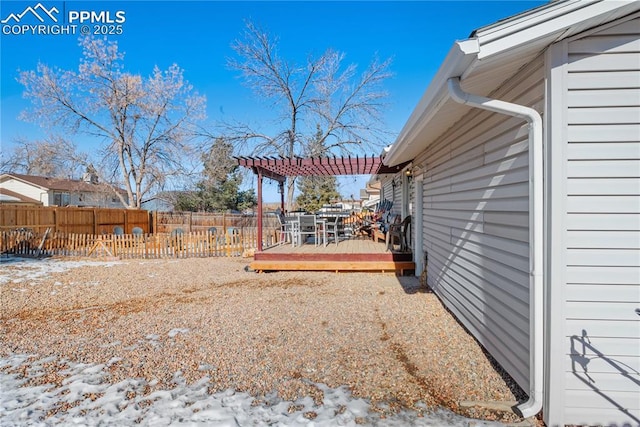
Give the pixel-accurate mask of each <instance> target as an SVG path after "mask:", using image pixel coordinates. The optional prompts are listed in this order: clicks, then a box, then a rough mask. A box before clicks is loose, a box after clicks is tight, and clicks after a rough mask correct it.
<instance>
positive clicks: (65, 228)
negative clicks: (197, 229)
mask: <svg viewBox="0 0 640 427" xmlns="http://www.w3.org/2000/svg"><path fill="white" fill-rule="evenodd" d="M149 225H150V221H149V212H147V211H144V210H135V209H107V208H79V207H69V206H66V207H57V206H22V205H11V204H7V205H5V204H3V205H2V206H1V207H0V230H3V231H7V230H12V229H16V228H27V229H31V230H33V231H34V232H36V233H43V232H44V231H45V230H46V229H47V228H48V229H50V230H51V231H52V232H64V233H76V234H104V233H107V234H109V233H113V232H114V229H115V228H116V227H121V228H122V230H123V231H124V232H125V233H131V232H132V231H133V229H134V228H135V227H139V228H141V229H142V230H143V232H145V233H149V232H151V229H150V226H149Z"/></svg>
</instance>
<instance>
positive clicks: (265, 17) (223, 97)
mask: <svg viewBox="0 0 640 427" xmlns="http://www.w3.org/2000/svg"><path fill="white" fill-rule="evenodd" d="M37 3H38V0H34V1H31V2H22V1H20V2H18V1H4V0H3V1H2V2H1V3H0V19H5V18H6V17H8V16H9V14H11V13H20V12H22V11H23V10H25V8H26V7H28V6H32V7H34V6H35V5H36V4H37ZM40 3H42V5H43V6H45V7H46V8H48V9H50V8H51V7H54V6H55V7H56V8H57V9H58V10H60V11H66V13H68V12H69V11H71V10H74V11H82V10H84V11H96V12H97V11H105V12H109V13H110V15H111V18H114V17H115V13H116V12H117V11H124V16H125V21H124V22H123V23H122V24H121V25H122V34H120V35H113V36H110V38H111V39H113V40H117V41H118V44H119V48H120V50H121V51H123V52H125V61H124V63H125V67H126V69H127V71H130V72H134V73H140V74H142V75H149V74H150V73H151V71H152V69H153V67H154V65H158V66H159V67H160V68H161V69H164V68H167V67H168V66H170V65H171V64H173V63H177V64H178V65H179V66H180V67H182V68H183V69H184V72H185V78H186V79H187V80H189V82H190V83H191V84H192V85H193V86H194V88H195V89H196V90H197V91H198V92H199V93H202V94H204V95H206V96H207V113H208V121H209V122H210V123H213V122H215V121H216V120H220V119H227V120H239V121H251V122H252V123H254V124H257V125H260V123H261V122H268V121H269V120H271V118H270V117H271V116H270V108H269V106H268V105H266V104H261V103H260V100H259V99H256V98H255V96H254V95H253V93H252V92H251V91H250V90H249V89H247V88H246V87H244V86H243V85H242V84H241V81H240V79H239V78H238V76H237V73H236V72H234V71H232V70H230V69H229V68H227V66H226V61H227V58H228V57H230V56H232V55H233V51H232V50H231V47H230V45H231V43H232V42H233V41H234V40H235V39H238V38H239V37H241V34H242V31H243V29H244V26H245V22H246V21H247V20H251V21H253V22H254V23H256V24H258V25H260V26H261V27H262V28H264V29H266V30H268V31H269V32H270V33H271V34H273V35H277V36H278V38H279V51H280V53H281V56H282V57H283V58H286V59H288V60H291V61H295V62H297V63H303V62H304V60H305V58H306V57H307V55H309V54H315V55H320V54H322V53H323V52H324V51H325V50H326V49H328V48H332V49H335V50H338V51H341V52H344V53H345V54H346V62H347V63H355V64H358V65H359V69H361V70H363V69H364V68H365V67H366V66H367V65H368V63H369V62H370V61H371V59H372V58H373V56H374V55H376V54H377V55H378V56H379V57H380V58H388V57H392V58H393V63H392V66H391V70H392V71H393V73H394V76H393V78H392V79H390V80H389V81H388V84H387V85H386V90H387V91H388V92H389V95H390V96H389V100H388V101H389V108H388V109H387V110H386V112H385V115H384V116H385V121H386V123H385V125H386V127H387V129H388V130H389V131H391V134H392V135H396V134H397V133H398V132H399V131H400V130H401V129H402V126H403V125H404V123H405V121H406V120H407V118H408V117H409V115H410V114H411V111H412V110H413V108H414V107H415V105H416V104H417V102H418V100H419V99H420V97H421V95H422V93H423V92H424V90H425V89H426V87H427V86H428V84H429V82H430V80H431V78H432V77H433V75H434V74H435V72H436V71H437V69H438V67H439V66H440V64H441V62H442V60H443V59H444V57H445V55H446V54H447V52H448V51H449V49H450V48H451V46H452V44H453V42H454V41H455V40H460V39H465V38H468V36H469V34H470V33H471V32H472V31H473V30H474V29H477V28H479V27H482V26H484V25H487V24H491V23H493V22H496V21H497V20H500V19H503V18H506V17H508V16H511V15H514V14H516V13H519V12H522V11H525V10H528V9H531V8H533V7H536V6H538V5H540V4H543V3H545V2H543V1H480V0H477V1H410V2H383V1H376V2H365V1H358V2H338V1H333V2H326V1H309V2H299V1H285V2H269V1H260V2H243V1H240V2H221V1H128V2H116V1H113V2H111V1H109V2H100V1H90V2H89V1H67V2H62V1H47V0H41V1H40ZM61 14H62V12H61ZM24 19H25V20H26V19H27V18H24ZM24 22H25V21H23V22H22V23H24ZM30 23H37V22H33V21H32V22H30ZM91 27H92V28H93V26H91ZM77 31H79V29H77ZM7 32H8V30H7ZM78 38H79V33H77V34H75V35H71V34H69V35H41V34H39V35H25V34H5V28H3V32H2V34H1V35H0V76H1V81H0V97H1V98H0V110H1V111H0V142H1V144H2V150H5V149H7V147H10V146H11V144H12V142H13V141H14V140H15V139H16V138H18V137H23V138H29V139H35V138H42V137H44V136H45V135H46V132H45V131H43V130H42V129H41V128H40V127H39V126H38V125H36V124H33V123H27V122H23V121H20V120H19V119H18V115H19V113H20V111H22V110H23V109H25V108H26V107H28V105H29V104H28V102H27V101H26V100H24V99H23V98H22V90H23V88H22V87H21V85H20V84H19V83H17V81H16V77H17V75H18V70H32V69H35V67H36V65H37V64H38V62H42V63H45V64H48V65H50V66H58V67H60V68H63V69H76V68H77V66H78V60H79V58H80V55H81V49H80V47H79V46H78ZM72 139H73V140H74V141H75V142H76V144H77V145H78V146H79V147H80V148H81V149H85V150H90V149H91V146H90V143H89V142H88V141H87V139H86V137H83V136H81V135H78V136H75V137H73V138H72ZM392 142H393V137H391V138H390V140H389V141H388V143H389V144H391V143H392ZM365 181H366V179H365V178H358V179H354V178H345V179H343V180H342V187H341V189H340V190H341V192H342V194H343V195H344V196H347V197H348V196H349V195H350V194H354V193H355V194H356V197H357V194H358V193H357V192H358V188H360V187H362V186H363V183H364V182H365ZM247 184H249V185H250V184H251V183H247ZM265 193H266V195H265V199H267V201H270V199H274V198H275V186H273V188H271V187H270V186H267V189H266V192H265Z"/></svg>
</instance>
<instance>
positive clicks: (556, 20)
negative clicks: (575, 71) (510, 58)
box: [476, 0, 633, 60]
mask: <svg viewBox="0 0 640 427" xmlns="http://www.w3.org/2000/svg"><path fill="white" fill-rule="evenodd" d="M621 3H627V4H632V3H633V2H630V1H625V0H573V1H569V2H566V3H565V2H563V3H559V4H557V5H556V4H551V5H550V7H548V8H544V9H542V10H541V11H540V12H539V13H531V14H526V15H525V16H523V17H521V18H516V19H514V20H513V21H511V20H509V21H507V22H504V23H502V25H500V24H498V25H496V26H495V27H490V28H488V29H487V30H482V29H480V30H478V31H477V33H476V37H477V38H478V42H479V43H480V52H479V53H478V59H479V60H482V59H485V58H488V57H491V56H494V55H499V54H501V53H503V52H508V51H511V50H513V49H518V48H519V47H521V46H523V45H528V44H531V43H532V42H534V41H535V40H538V39H544V38H546V37H548V36H549V35H553V34H557V40H560V39H562V38H564V36H565V34H567V33H570V32H571V31H572V30H574V28H575V26H576V25H577V24H579V23H582V22H585V21H588V20H594V22H597V21H598V18H599V17H605V16H607V15H609V14H610V13H611V12H613V11H615V10H617V9H620V7H621V6H620V4H621ZM569 35H572V34H569ZM545 45H547V43H545Z"/></svg>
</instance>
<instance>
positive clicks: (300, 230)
mask: <svg viewBox="0 0 640 427" xmlns="http://www.w3.org/2000/svg"><path fill="white" fill-rule="evenodd" d="M293 234H294V241H295V243H294V246H295V245H298V244H299V245H300V246H302V245H303V244H304V242H305V241H306V240H307V237H309V236H314V237H315V235H316V216H315V215H300V216H299V217H298V221H297V222H295V223H294V229H293Z"/></svg>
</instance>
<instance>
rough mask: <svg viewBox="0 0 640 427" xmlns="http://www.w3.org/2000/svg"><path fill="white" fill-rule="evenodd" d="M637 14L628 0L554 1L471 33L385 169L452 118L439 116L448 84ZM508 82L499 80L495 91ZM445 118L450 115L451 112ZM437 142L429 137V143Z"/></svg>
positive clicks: (637, 4)
mask: <svg viewBox="0 0 640 427" xmlns="http://www.w3.org/2000/svg"><path fill="white" fill-rule="evenodd" d="M638 9H640V2H637V1H631V0H564V1H557V2H553V3H550V4H546V5H544V6H540V7H539V8H536V9H533V10H529V11H526V12H523V13H522V14H518V15H515V16H513V17H511V18H507V19H505V20H501V21H499V22H497V23H495V24H492V25H489V26H486V27H483V28H480V29H478V30H476V31H474V32H473V33H472V34H474V35H475V37H474V38H470V39H467V40H463V41H457V42H456V43H454V45H453V47H452V48H451V50H450V51H449V53H448V55H447V57H446V59H445V61H444V62H443V63H442V65H441V66H440V69H439V70H438V72H437V73H436V75H435V77H434V78H433V79H432V81H431V84H430V85H429V86H428V88H427V90H426V91H425V93H424V95H423V96H422V98H421V100H420V102H419V103H418V105H417V106H416V108H415V109H414V111H413V113H412V114H411V116H410V117H409V119H408V121H407V123H406V124H405V126H404V127H403V129H402V130H401V131H400V134H399V135H398V138H396V141H395V143H394V144H393V145H392V147H391V149H390V150H389V152H388V153H387V155H386V156H385V157H384V160H383V161H384V163H385V164H386V165H388V166H393V165H396V164H398V163H402V162H405V161H409V160H412V159H413V158H415V156H416V155H417V154H419V153H420V152H421V151H422V150H424V149H426V147H427V146H428V144H429V141H425V140H419V139H418V138H417V136H419V135H421V136H422V137H423V138H424V131H425V129H427V127H428V126H429V124H430V123H432V122H433V121H434V120H453V118H456V115H455V114H448V115H447V117H440V114H439V112H440V111H441V109H442V107H443V106H444V105H445V104H446V103H448V101H450V99H451V98H450V96H449V92H448V89H447V81H448V80H449V78H451V77H462V78H461V80H462V81H463V83H464V81H465V80H466V79H467V78H468V77H470V76H471V75H473V74H475V73H477V72H480V71H482V70H486V69H490V67H491V66H492V65H493V64H495V63H496V62H495V61H498V60H499V59H500V58H501V57H502V58H503V59H504V58H505V55H512V56H514V55H515V54H516V52H519V51H529V52H532V53H531V55H530V56H529V57H533V56H535V54H536V52H537V53H539V52H542V51H544V50H545V49H546V48H547V47H548V46H549V45H550V44H552V43H554V42H557V41H559V40H562V39H564V38H567V37H571V36H573V35H575V34H577V33H580V32H582V31H585V30H587V29H588V28H592V27H595V26H597V25H600V24H603V23H605V22H608V21H611V20H613V19H617V18H620V17H622V16H624V15H626V14H630V13H633V12H634V11H636V10H638ZM508 77H510V76H499V78H500V80H496V85H495V87H498V86H499V84H500V83H501V82H503V81H504V80H506V79H507V78H508ZM495 87H488V86H487V85H484V87H483V88H482V90H483V91H484V92H486V93H490V92H491V91H492V90H494V89H495ZM470 89H471V90H473V88H470ZM455 108H458V109H460V111H461V109H463V108H466V107H464V106H461V105H459V106H458V107H455ZM447 112H448V113H450V111H449V110H447ZM451 124H453V123H451ZM440 128H442V126H440ZM437 136H439V135H431V136H429V138H430V139H434V138H435V137H437ZM418 146H419V147H418Z"/></svg>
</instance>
